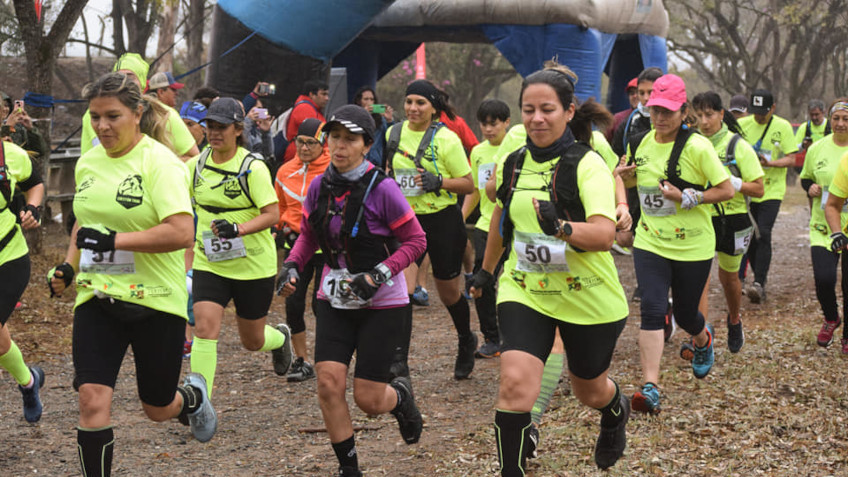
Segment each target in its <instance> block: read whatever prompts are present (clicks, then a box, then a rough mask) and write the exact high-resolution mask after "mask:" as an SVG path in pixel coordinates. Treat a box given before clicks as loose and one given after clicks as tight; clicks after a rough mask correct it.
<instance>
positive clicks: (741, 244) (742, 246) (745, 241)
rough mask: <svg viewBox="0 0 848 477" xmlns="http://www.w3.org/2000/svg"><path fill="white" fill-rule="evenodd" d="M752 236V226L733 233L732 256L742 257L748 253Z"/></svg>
mask: <svg viewBox="0 0 848 477" xmlns="http://www.w3.org/2000/svg"><path fill="white" fill-rule="evenodd" d="M752 235H754V226H751V227H748V228H746V229H742V230H740V231H738V232H734V233H733V249H734V250H733V255H734V256H735V255H742V254H743V253H745V252H747V251H748V246H749V245H751V236H752Z"/></svg>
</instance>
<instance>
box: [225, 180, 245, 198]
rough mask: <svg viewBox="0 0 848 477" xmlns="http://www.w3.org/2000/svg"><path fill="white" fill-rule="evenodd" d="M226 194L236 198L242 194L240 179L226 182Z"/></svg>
mask: <svg viewBox="0 0 848 477" xmlns="http://www.w3.org/2000/svg"><path fill="white" fill-rule="evenodd" d="M224 195H225V196H227V197H229V198H230V199H235V198H236V197H238V196H240V195H241V185H240V184H239V181H237V180H235V181H230V182H227V183H226V184H224Z"/></svg>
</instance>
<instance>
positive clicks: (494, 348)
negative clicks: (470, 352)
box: [474, 341, 501, 358]
mask: <svg viewBox="0 0 848 477" xmlns="http://www.w3.org/2000/svg"><path fill="white" fill-rule="evenodd" d="M500 355H501V345H500V344H499V343H496V342H494V341H486V342H485V343H483V346H481V347H480V348H479V349H478V350H477V351H475V352H474V357H475V358H497V357H498V356H500Z"/></svg>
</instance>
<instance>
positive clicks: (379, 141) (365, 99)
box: [353, 86, 395, 168]
mask: <svg viewBox="0 0 848 477" xmlns="http://www.w3.org/2000/svg"><path fill="white" fill-rule="evenodd" d="M379 103H380V101H379V100H378V99H377V92H376V91H374V88H372V87H370V86H363V87H361V88H359V90H358V91H357V92H356V95H355V96H354V97H353V104H355V105H357V106H361V107H362V108H364V109H365V110H366V111H368V112H369V113H371V118H372V119H374V124H376V125H377V137H376V139H375V140H374V144H372V145H371V149H369V150H368V154H367V155H366V156H365V159H367V160H368V162H370V163H371V164H374V165H375V166H377V167H380V168H382V167H383V148H384V147H385V145H386V137H385V136H386V131H387V130H388V129H389V126H391V125H392V124H394V122H395V121H394V112H395V111H394V109H392V107H391V106H389V105H388V104H383V105H380V106H383V108H381V109H382V111H377V112H374V105H375V104H376V105H379Z"/></svg>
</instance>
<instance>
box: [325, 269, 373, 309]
mask: <svg viewBox="0 0 848 477" xmlns="http://www.w3.org/2000/svg"><path fill="white" fill-rule="evenodd" d="M352 279H353V276H352V275H351V274H350V272H348V271H347V269H346V268H341V269H335V268H332V269H330V271H329V272H327V275H326V276H325V277H324V280H323V281H322V282H321V291H322V292H323V293H324V296H325V297H327V300H328V301H329V302H330V306H332V307H333V308H336V309H338V310H358V309H360V308H365V307H367V306H368V302H367V301H365V300H363V299H361V298H359V297H358V296H356V295H354V294H353V292H352V291H351V290H350V281H351V280H352Z"/></svg>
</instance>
